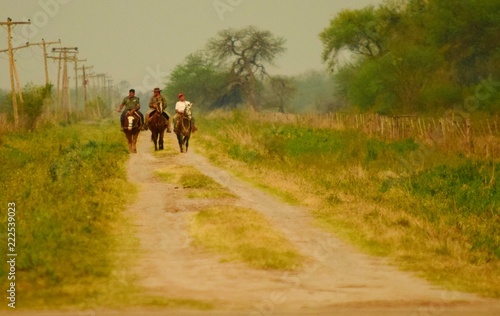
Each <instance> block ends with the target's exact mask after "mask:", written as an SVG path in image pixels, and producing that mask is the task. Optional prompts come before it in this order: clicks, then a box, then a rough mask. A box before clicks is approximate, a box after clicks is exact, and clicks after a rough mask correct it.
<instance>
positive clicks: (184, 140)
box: [175, 115, 192, 153]
mask: <svg viewBox="0 0 500 316" xmlns="http://www.w3.org/2000/svg"><path fill="white" fill-rule="evenodd" d="M175 124H176V125H177V131H176V132H175V134H176V135H177V141H178V142H179V149H180V150H181V153H184V152H186V153H187V151H188V147H189V138H190V137H191V130H192V125H191V120H190V119H189V117H188V115H182V116H180V117H179V118H178V119H177V122H175ZM184 147H185V150H184Z"/></svg>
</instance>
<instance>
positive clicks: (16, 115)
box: [0, 18, 31, 128]
mask: <svg viewBox="0 0 500 316" xmlns="http://www.w3.org/2000/svg"><path fill="white" fill-rule="evenodd" d="M18 24H31V22H30V21H29V20H28V22H12V19H11V18H7V22H0V25H1V26H6V27H7V43H8V52H9V65H10V67H9V70H10V88H11V91H12V107H13V110H14V126H15V127H16V128H17V127H18V126H19V110H18V108H17V96H16V90H15V86H14V73H15V72H16V68H15V67H16V66H15V61H14V53H13V48H12V27H13V26H16V25H18ZM21 98H22V97H21ZM21 105H22V101H21Z"/></svg>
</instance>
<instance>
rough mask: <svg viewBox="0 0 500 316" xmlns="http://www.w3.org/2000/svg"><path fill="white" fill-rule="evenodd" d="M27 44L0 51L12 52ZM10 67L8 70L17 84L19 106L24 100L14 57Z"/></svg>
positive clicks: (0, 51) (27, 44)
mask: <svg viewBox="0 0 500 316" xmlns="http://www.w3.org/2000/svg"><path fill="white" fill-rule="evenodd" d="M28 46H29V43H26V45H23V46H19V47H13V48H12V49H11V50H8V49H3V50H0V53H7V52H10V51H11V52H12V54H14V52H15V51H16V50H18V49H21V48H26V47H28ZM10 67H11V69H10V71H11V72H12V73H13V74H14V80H15V84H16V86H17V93H18V95H19V101H20V103H21V107H22V105H23V103H24V100H23V92H22V89H21V82H20V80H19V74H18V73H17V67H16V62H15V59H14V62H13V63H12V64H11V65H10Z"/></svg>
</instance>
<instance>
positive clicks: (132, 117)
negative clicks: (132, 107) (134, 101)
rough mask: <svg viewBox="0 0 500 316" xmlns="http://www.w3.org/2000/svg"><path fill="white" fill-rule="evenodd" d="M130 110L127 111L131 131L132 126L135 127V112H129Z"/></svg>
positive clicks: (128, 127)
mask: <svg viewBox="0 0 500 316" xmlns="http://www.w3.org/2000/svg"><path fill="white" fill-rule="evenodd" d="M129 113H130V112H127V121H128V126H127V129H128V130H129V131H131V130H132V128H133V127H134V119H135V117H134V115H133V114H129Z"/></svg>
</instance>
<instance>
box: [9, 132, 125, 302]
mask: <svg viewBox="0 0 500 316" xmlns="http://www.w3.org/2000/svg"><path fill="white" fill-rule="evenodd" d="M115 130H116V129H113V128H112V127H111V126H109V125H103V126H100V125H73V126H67V127H59V126H58V127H56V126H47V127H44V128H40V129H38V130H36V131H35V132H33V133H15V134H10V135H8V136H4V137H2V139H1V143H0V157H1V158H0V159H1V162H0V179H2V181H1V184H0V186H1V188H0V200H1V201H2V205H7V203H9V202H13V203H15V204H16V218H15V220H16V222H15V223H16V226H15V228H16V252H17V254H18V256H17V258H16V260H17V262H16V280H15V281H16V288H17V293H18V295H17V296H18V297H17V301H18V304H17V307H18V308H23V307H29V308H33V307H47V308H49V307H53V306H59V305H73V304H77V303H78V304H80V303H81V302H90V301H92V300H94V299H95V298H96V297H98V296H100V295H108V294H107V293H100V288H101V287H100V286H99V284H101V283H102V282H104V281H105V280H106V278H107V276H109V275H111V273H112V272H113V262H112V258H111V256H110V254H109V251H108V250H109V249H112V248H113V247H114V240H113V238H112V233H113V225H112V223H113V222H115V221H119V220H120V212H121V210H122V207H123V205H124V203H125V202H126V200H127V199H130V198H131V195H130V193H132V194H133V192H134V188H130V186H129V185H128V184H127V182H126V173H125V170H124V168H123V163H124V161H125V160H126V159H127V156H128V155H127V151H126V148H125V146H124V143H123V142H122V141H121V140H122V139H121V137H120V136H121V135H119V134H118V133H117V132H116V131H115ZM127 188H129V189H127ZM6 221H7V218H6V217H2V218H1V221H0V236H1V237H0V238H1V243H2V244H1V247H2V252H3V253H7V249H6V247H7V238H6V237H7V233H6V229H7V223H6ZM6 278H7V271H6V266H5V265H1V268H0V279H2V280H4V279H6ZM3 284H4V285H3V286H2V287H5V284H6V283H3Z"/></svg>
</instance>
